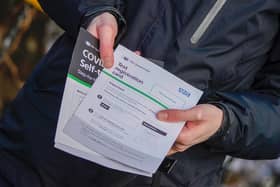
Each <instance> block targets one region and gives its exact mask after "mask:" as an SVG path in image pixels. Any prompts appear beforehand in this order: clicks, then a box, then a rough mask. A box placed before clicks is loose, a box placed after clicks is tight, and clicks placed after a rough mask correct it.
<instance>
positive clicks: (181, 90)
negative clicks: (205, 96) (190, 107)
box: [178, 88, 191, 97]
mask: <svg viewBox="0 0 280 187" xmlns="http://www.w3.org/2000/svg"><path fill="white" fill-rule="evenodd" d="M178 91H179V93H181V94H182V95H184V96H186V97H190V96H191V93H190V92H188V91H187V90H186V89H184V88H179V90H178Z"/></svg>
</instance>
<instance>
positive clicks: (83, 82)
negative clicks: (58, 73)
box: [67, 73, 92, 88]
mask: <svg viewBox="0 0 280 187" xmlns="http://www.w3.org/2000/svg"><path fill="white" fill-rule="evenodd" d="M67 77H68V78H70V79H73V80H74V81H77V82H78V83H80V84H82V85H84V86H85V87H88V88H91V86H92V85H91V84H89V83H87V82H85V81H83V80H81V79H79V78H77V77H75V76H74V75H72V74H70V73H68V75H67Z"/></svg>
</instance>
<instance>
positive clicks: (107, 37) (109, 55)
mask: <svg viewBox="0 0 280 187" xmlns="http://www.w3.org/2000/svg"><path fill="white" fill-rule="evenodd" d="M87 30H88V31H89V32H90V33H91V34H92V35H94V36H95V37H96V38H98V39H99V41H100V56H101V59H102V60H103V63H104V67H106V68H111V67H112V66H113V64H114V55H113V52H114V49H113V48H114V42H115V38H116V36H117V33H118V24H117V21H116V18H115V17H114V16H113V15H112V14H110V13H107V12H105V13H103V14H100V15H99V16H97V17H95V18H94V19H93V20H92V21H91V23H90V24H89V26H88V28H87Z"/></svg>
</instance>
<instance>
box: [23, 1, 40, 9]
mask: <svg viewBox="0 0 280 187" xmlns="http://www.w3.org/2000/svg"><path fill="white" fill-rule="evenodd" d="M25 2H26V3H29V4H30V5H32V6H34V7H35V8H36V9H38V10H40V11H42V8H41V6H40V4H39V3H38V1H37V0H25Z"/></svg>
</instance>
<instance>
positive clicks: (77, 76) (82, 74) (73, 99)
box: [55, 29, 151, 176]
mask: <svg viewBox="0 0 280 187" xmlns="http://www.w3.org/2000/svg"><path fill="white" fill-rule="evenodd" d="M102 69H103V66H102V62H101V59H100V54H99V42H98V40H97V39H96V38H94V37H93V36H92V35H91V34H90V33H88V32H87V31H86V30H84V29H81V30H80V33H79V36H78V38H77V41H76V44H75V48H74V51H73V55H72V60H71V64H70V67H69V71H68V74H67V79H66V84H65V88H64V94H63V99H62V103H61V107H60V114H59V119H58V124H57V130H56V136H55V147H56V148H58V149H60V150H62V151H65V152H67V153H70V154H73V155H76V156H78V157H81V158H84V159H87V160H91V161H94V162H96V163H98V164H100V165H102V166H106V167H110V168H112V169H118V170H122V171H126V172H133V173H136V174H141V175H147V176H149V175H151V174H147V173H143V171H138V170H136V169H134V168H130V167H127V166H125V165H123V164H121V163H118V162H115V161H112V160H111V159H108V158H106V157H104V156H102V155H100V154H98V153H96V152H94V151H92V150H90V149H88V148H87V147H86V146H83V145H82V144H80V143H79V142H77V141H75V140H73V139H72V138H71V137H69V136H68V135H66V134H64V132H63V128H64V127H65V125H66V123H67V121H68V120H69V119H70V117H71V116H72V115H73V113H74V112H75V111H76V109H77V107H78V106H79V105H80V103H81V102H82V100H83V99H84V98H85V96H86V95H87V93H88V90H89V89H90V88H91V87H92V84H93V83H94V82H95V80H96V78H97V77H98V75H99V74H100V73H101V71H102ZM76 148H77V149H76Z"/></svg>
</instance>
